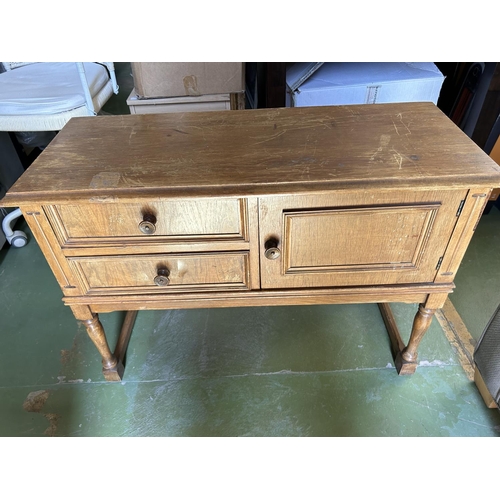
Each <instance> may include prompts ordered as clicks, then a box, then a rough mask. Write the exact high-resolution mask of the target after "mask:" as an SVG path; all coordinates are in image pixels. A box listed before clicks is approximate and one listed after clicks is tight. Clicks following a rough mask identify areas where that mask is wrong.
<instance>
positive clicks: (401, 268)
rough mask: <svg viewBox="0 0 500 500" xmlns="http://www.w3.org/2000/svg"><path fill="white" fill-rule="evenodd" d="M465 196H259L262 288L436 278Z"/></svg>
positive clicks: (459, 194) (411, 194) (368, 283)
mask: <svg viewBox="0 0 500 500" xmlns="http://www.w3.org/2000/svg"><path fill="white" fill-rule="evenodd" d="M465 196H466V192H465V191H451V192H423V193H418V192H416V193H410V192H409V193H404V192H403V193H399V194H391V193H385V194H384V193H383V192H382V193H377V194H376V195H373V194H368V193H360V194H348V193H340V194H332V195H319V196H316V197H311V196H304V197H297V196H287V197H280V198H278V197H269V198H266V199H261V200H260V205H259V210H260V216H261V225H260V231H261V283H262V287H263V288H289V287H322V286H351V285H352V286H359V285H386V284H405V283H408V284H410V283H430V282H433V281H434V278H435V276H436V273H437V265H438V263H439V260H440V258H441V257H442V256H443V255H444V252H445V250H446V246H447V244H448V241H449V239H450V236H451V233H452V231H453V228H454V227H455V224H456V222H457V215H456V214H457V210H458V207H459V206H460V201H461V200H462V199H464V198H465ZM266 247H267V248H266ZM273 248H277V249H278V250H277V251H275V250H273ZM266 251H267V255H266Z"/></svg>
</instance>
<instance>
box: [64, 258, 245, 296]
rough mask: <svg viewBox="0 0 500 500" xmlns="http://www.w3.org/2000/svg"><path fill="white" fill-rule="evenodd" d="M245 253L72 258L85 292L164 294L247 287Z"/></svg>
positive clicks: (71, 265)
mask: <svg viewBox="0 0 500 500" xmlns="http://www.w3.org/2000/svg"><path fill="white" fill-rule="evenodd" d="M248 257H249V254H248V252H230V253H228V252H220V253H207V254H158V255H134V256H125V257H123V256H101V257H73V258H69V259H68V262H69V265H70V267H71V268H72V269H73V272H74V273H75V276H76V277H77V279H78V280H79V282H80V285H81V287H82V289H83V291H84V292H85V293H98V294H104V295H106V294H107V295H109V294H120V293H165V292H167V293H168V292H169V291H172V292H179V291H204V290H207V291H208V290H221V289H222V290H234V289H248V288H249V286H248V283H249V259H248Z"/></svg>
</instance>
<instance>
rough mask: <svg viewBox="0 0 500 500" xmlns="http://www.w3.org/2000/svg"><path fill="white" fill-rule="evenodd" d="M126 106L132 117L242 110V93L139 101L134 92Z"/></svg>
mask: <svg viewBox="0 0 500 500" xmlns="http://www.w3.org/2000/svg"><path fill="white" fill-rule="evenodd" d="M127 105H128V107H129V109H130V114H132V115H145V114H151V113H184V112H190V111H222V110H226V109H244V105H245V102H244V95H243V93H241V92H240V93H238V94H236V93H233V94H210V95H202V96H185V97H160V98H157V99H139V97H138V96H137V94H136V92H135V90H132V92H131V94H130V95H129V96H128V99H127Z"/></svg>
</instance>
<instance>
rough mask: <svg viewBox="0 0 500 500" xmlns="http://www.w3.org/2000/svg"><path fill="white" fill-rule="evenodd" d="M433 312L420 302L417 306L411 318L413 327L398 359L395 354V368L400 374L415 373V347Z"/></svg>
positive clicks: (430, 320) (416, 354)
mask: <svg viewBox="0 0 500 500" xmlns="http://www.w3.org/2000/svg"><path fill="white" fill-rule="evenodd" d="M435 312H436V310H435V309H427V308H425V307H424V305H423V304H420V306H419V307H418V311H417V314H416V315H415V319H414V320H413V328H412V329H411V335H410V340H409V342H408V345H407V346H406V347H405V348H404V349H403V351H402V352H401V353H400V357H399V359H398V356H396V369H397V370H398V373H399V374H400V375H410V374H412V373H415V370H416V369H417V357H418V353H417V349H418V346H419V344H420V341H421V340H422V337H423V336H424V334H425V332H426V331H427V329H428V328H429V326H430V324H431V322H432V318H433V317H434V313H435Z"/></svg>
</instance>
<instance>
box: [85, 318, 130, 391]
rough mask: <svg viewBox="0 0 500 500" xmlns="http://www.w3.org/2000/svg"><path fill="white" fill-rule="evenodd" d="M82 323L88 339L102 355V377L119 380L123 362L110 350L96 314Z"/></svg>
mask: <svg viewBox="0 0 500 500" xmlns="http://www.w3.org/2000/svg"><path fill="white" fill-rule="evenodd" d="M83 324H84V325H85V327H86V328H87V333H88V334H89V337H90V340H92V342H93V343H94V345H95V346H96V347H97V350H98V351H99V354H100V355H101V356H102V373H103V374H104V378H105V379H106V380H108V381H115V382H116V381H120V380H121V379H122V377H123V363H122V362H121V360H119V359H117V357H116V356H115V355H114V354H113V353H112V352H111V350H110V348H109V345H108V341H107V340H106V335H105V334H104V328H103V327H102V325H101V322H100V321H99V317H98V315H97V314H93V315H92V318H91V319H87V320H83Z"/></svg>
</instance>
